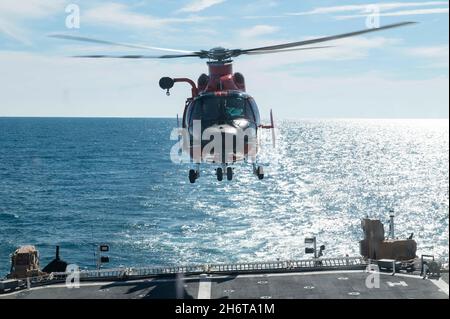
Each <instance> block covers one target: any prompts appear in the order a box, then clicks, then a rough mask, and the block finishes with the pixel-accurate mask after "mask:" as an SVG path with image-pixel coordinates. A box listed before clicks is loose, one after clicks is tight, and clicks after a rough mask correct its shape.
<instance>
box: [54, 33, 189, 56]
mask: <svg viewBox="0 0 450 319" xmlns="http://www.w3.org/2000/svg"><path fill="white" fill-rule="evenodd" d="M49 37H51V38H57V39H64V40H74V41H82V42H90V43H98V44H107V45H114V46H121V47H126V48H133V49H145V50H159V51H167V52H178V53H186V54H193V53H195V52H192V51H186V50H178V49H169V48H160V47H152V46H147V45H140V44H131V43H121V42H113V41H107V40H100V39H94V38H88V37H81V36H74V35H66V34H51V35H49Z"/></svg>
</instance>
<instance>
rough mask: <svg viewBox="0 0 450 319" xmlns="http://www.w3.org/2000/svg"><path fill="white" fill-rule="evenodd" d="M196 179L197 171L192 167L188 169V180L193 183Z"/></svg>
mask: <svg viewBox="0 0 450 319" xmlns="http://www.w3.org/2000/svg"><path fill="white" fill-rule="evenodd" d="M196 179H197V172H196V171H195V170H194V169H190V170H189V181H190V182H191V183H192V184H193V183H195V180H196Z"/></svg>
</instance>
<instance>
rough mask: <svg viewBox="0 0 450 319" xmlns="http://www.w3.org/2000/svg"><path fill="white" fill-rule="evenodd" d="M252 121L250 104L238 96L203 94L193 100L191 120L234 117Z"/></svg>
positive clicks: (225, 119) (218, 119)
mask: <svg viewBox="0 0 450 319" xmlns="http://www.w3.org/2000/svg"><path fill="white" fill-rule="evenodd" d="M242 118H245V119H249V120H250V121H254V120H255V119H254V116H253V112H252V110H251V106H250V104H249V103H248V101H247V99H246V98H243V97H239V96H205V97H202V98H199V99H197V100H196V101H195V104H194V106H193V110H192V115H191V121H193V120H202V121H210V122H223V121H229V120H235V119H242Z"/></svg>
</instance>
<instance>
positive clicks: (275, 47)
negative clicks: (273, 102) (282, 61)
mask: <svg viewBox="0 0 450 319" xmlns="http://www.w3.org/2000/svg"><path fill="white" fill-rule="evenodd" d="M415 23H417V22H401V23H395V24H388V25H385V26H382V27H379V28H373V29H365V30H360V31H354V32H349V33H343V34H338V35H333V36H328V37H322V38H316V39H310V40H304V41H298V42H290V43H284V44H278V45H270V46H266V47H259V48H252V49H245V50H240V52H238V55H240V54H246V53H248V52H256V51H270V50H282V49H287V48H293V47H299V46H303V45H309V44H314V43H320V42H326V41H332V40H337V39H342V38H349V37H354V36H357V35H361V34H365V33H371V32H377V31H381V30H386V29H392V28H398V27H402V26H406V25H410V24H415Z"/></svg>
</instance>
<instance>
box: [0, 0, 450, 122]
mask: <svg viewBox="0 0 450 319" xmlns="http://www.w3.org/2000/svg"><path fill="white" fill-rule="evenodd" d="M73 5H76V8H79V14H80V19H79V28H73V26H76V25H74V24H73V23H69V24H67V23H66V22H67V21H68V22H74V20H71V19H68V16H69V18H70V17H72V16H70V15H71V14H73V13H74V12H73V11H70V9H71V8H73ZM374 6H375V7H374ZM374 8H376V10H378V11H379V23H380V25H386V24H390V23H396V22H401V21H416V22H419V23H418V24H415V25H412V26H407V27H403V28H397V29H392V30H387V31H382V32H377V33H373V34H370V35H364V36H359V37H353V38H348V39H341V40H336V41H333V42H331V43H327V45H331V46H332V47H330V48H326V49H320V50H310V51H297V52H285V53H278V54H269V55H260V56H240V57H237V58H236V59H235V61H234V65H233V68H234V71H239V72H241V73H243V74H244V76H245V79H246V86H247V92H248V93H249V94H251V95H252V96H253V97H254V98H255V100H256V102H257V104H258V106H259V108H260V111H261V113H262V115H263V116H264V115H268V112H269V110H270V109H273V112H274V115H275V118H279V119H301V118H448V112H449V111H448V110H449V109H448V105H449V89H448V85H449V61H448V60H449V53H448V52H449V44H448V39H449V34H448V30H449V29H448V25H449V21H448V17H449V14H448V8H449V5H448V1H412V0H408V1H380V2H370V1H369V2H366V1H353V0H347V1H342V0H341V1H330V0H325V1H318V0H314V1H312V0H301V1H300V0H295V1H294V0H291V1H281V0H249V1H239V0H181V1H175V0H148V1H143V0H131V1H108V0H106V1H99V0H79V1H75V0H1V1H0V116H76V117H89V116H92V117H175V116H176V114H177V113H179V114H181V113H182V111H183V106H184V101H185V98H186V97H188V96H189V95H190V88H189V87H188V86H187V85H185V84H182V83H181V84H177V85H176V86H175V87H174V88H173V89H172V91H171V95H170V97H167V96H166V94H165V92H164V91H163V90H161V89H160V88H159V86H158V81H159V79H160V78H161V77H162V76H170V77H189V78H192V79H194V80H196V79H197V78H198V76H199V75H200V74H201V73H204V72H205V73H206V72H207V66H206V64H205V62H206V61H205V60H201V59H198V58H185V59H170V60H124V59H103V60H99V59H79V58H72V57H71V56H73V55H77V54H161V53H164V52H161V51H156V50H142V49H129V48H122V47H117V46H108V45H99V44H91V43H82V42H76V41H67V40H61V39H55V38H51V37H49V35H51V34H68V35H78V36H87V37H95V38H100V39H105V40H110V41H117V42H125V43H136V44H144V45H148V46H153V47H164V48H175V49H182V50H193V51H196V50H201V49H210V48H213V47H216V46H223V47H226V48H231V49H232V48H251V47H257V46H261V45H272V44H279V43H283V42H291V41H300V40H304V39H308V38H312V37H319V36H327V35H333V34H338V33H345V32H350V31H354V30H360V29H365V28H367V25H366V24H367V19H368V18H367V14H368V13H367V12H368V11H367V10H374ZM66 9H67V11H68V12H66Z"/></svg>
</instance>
